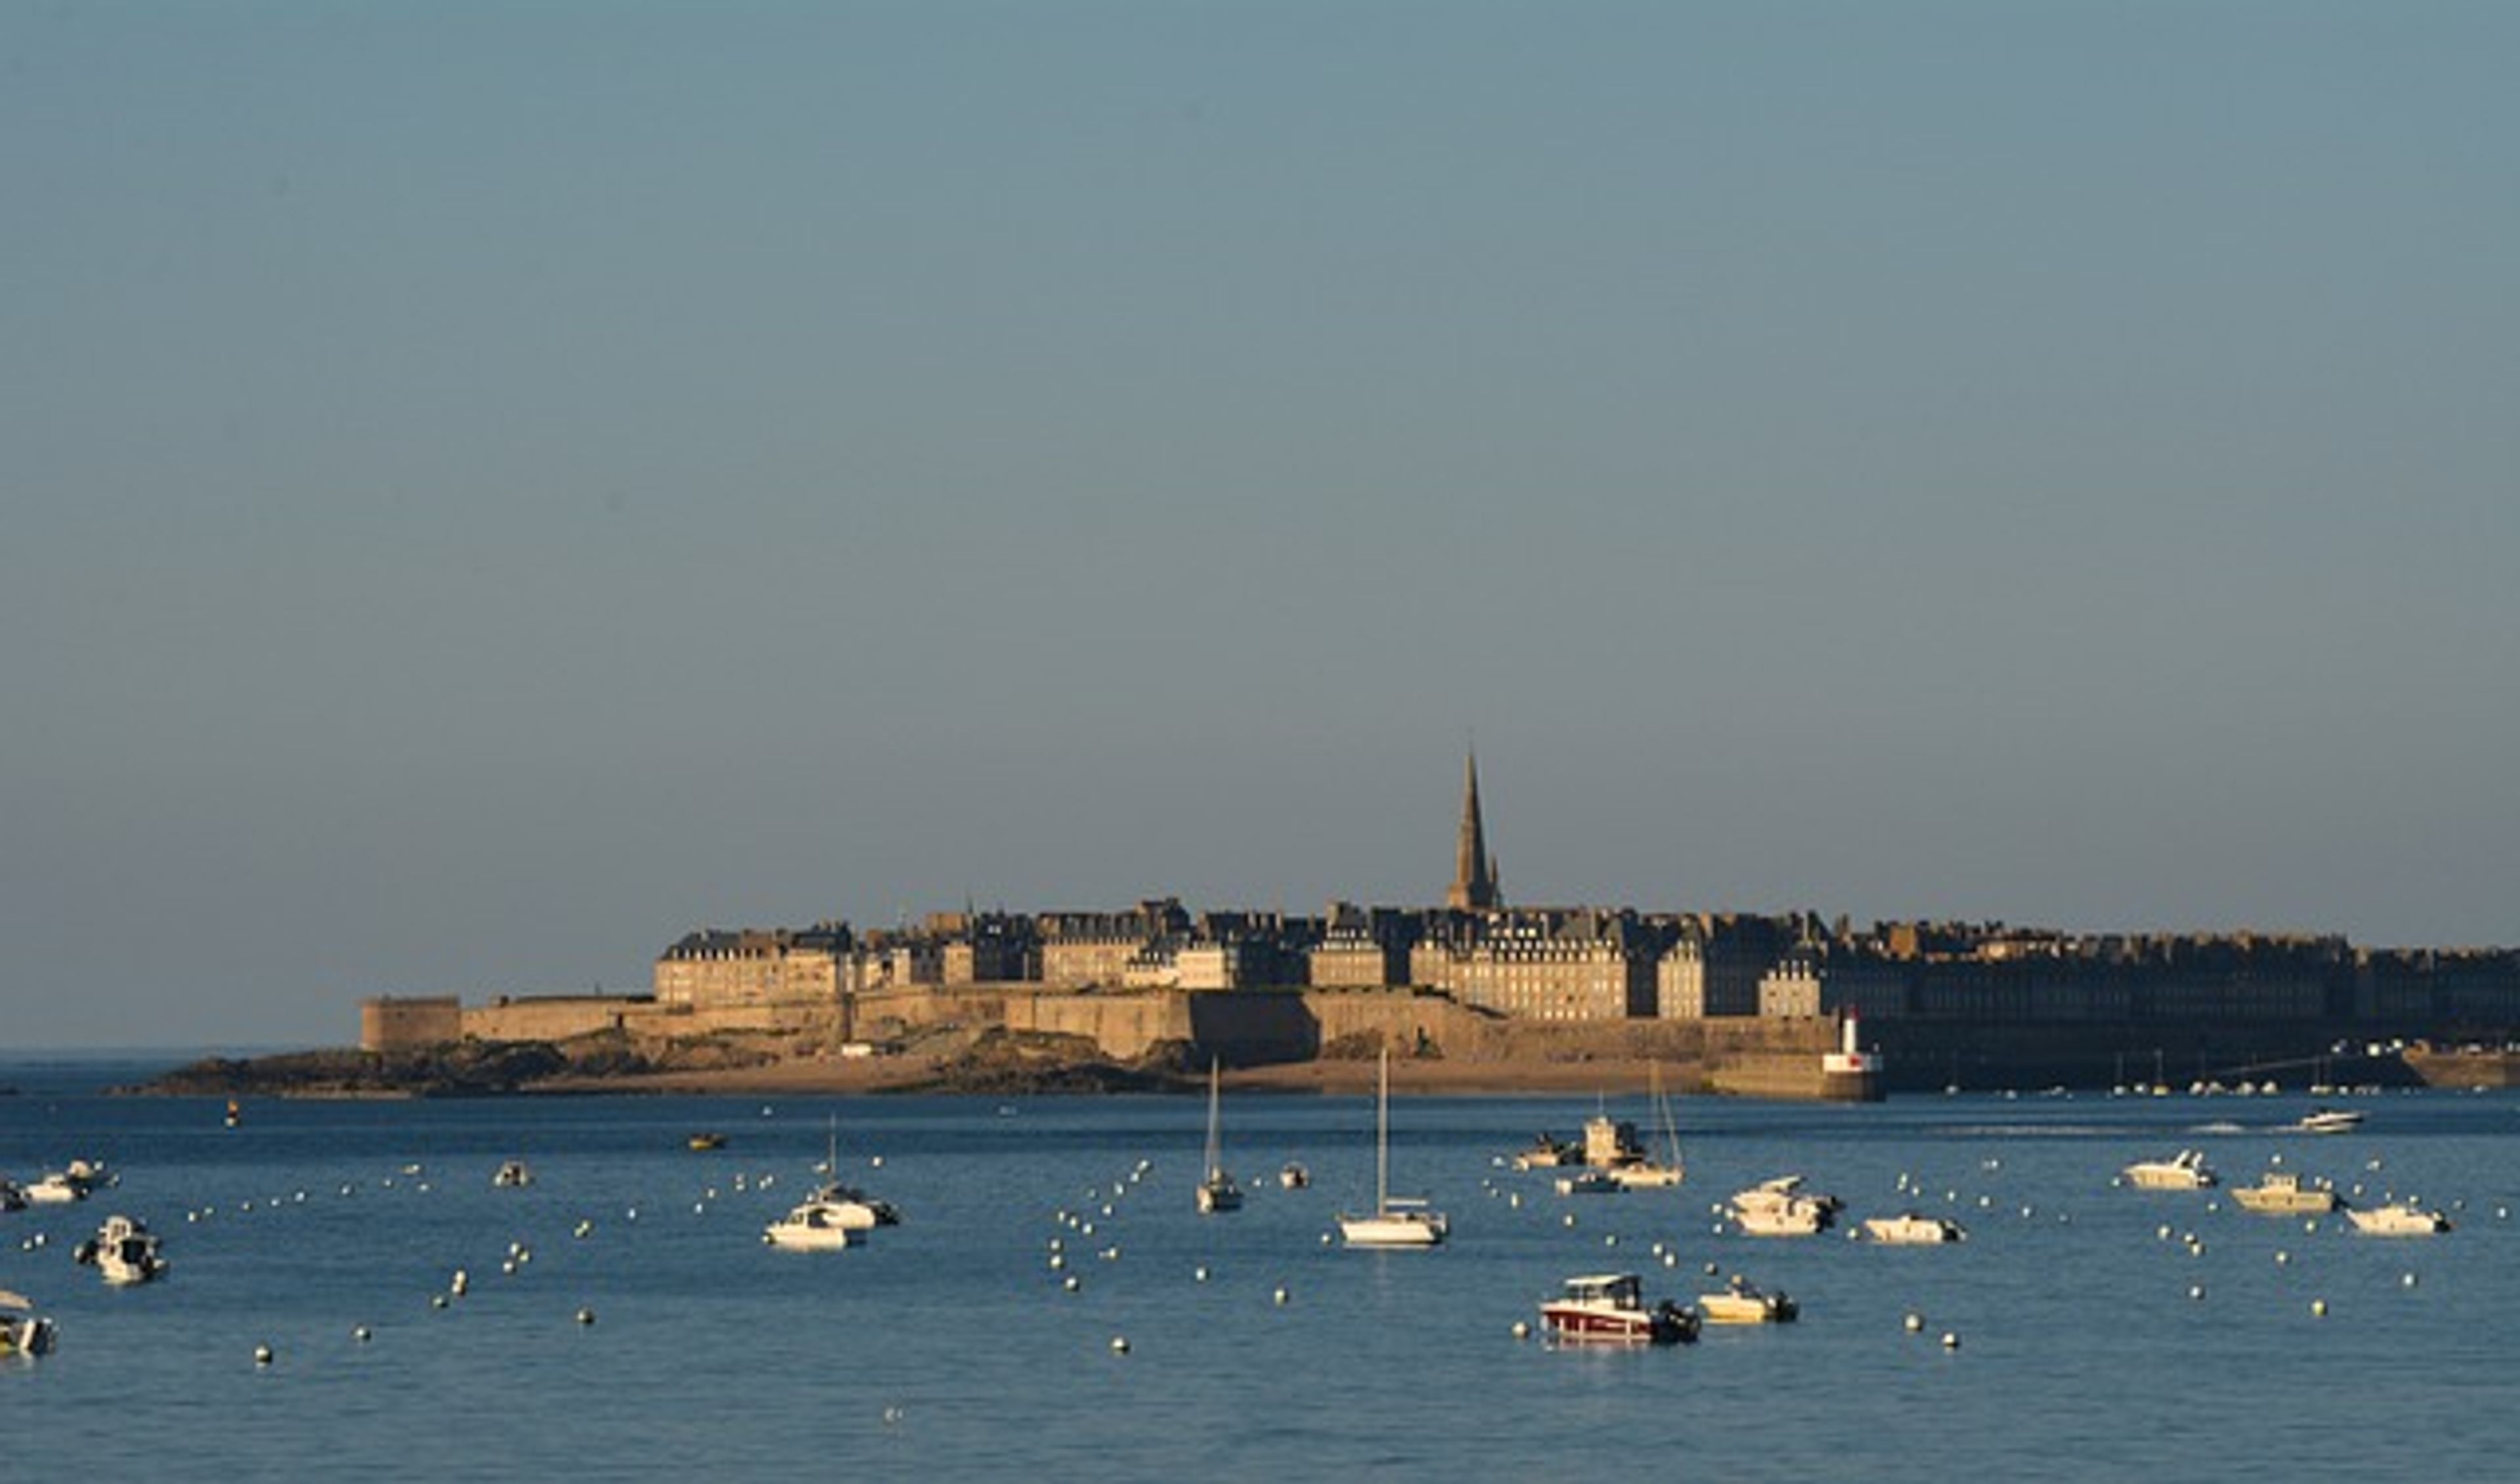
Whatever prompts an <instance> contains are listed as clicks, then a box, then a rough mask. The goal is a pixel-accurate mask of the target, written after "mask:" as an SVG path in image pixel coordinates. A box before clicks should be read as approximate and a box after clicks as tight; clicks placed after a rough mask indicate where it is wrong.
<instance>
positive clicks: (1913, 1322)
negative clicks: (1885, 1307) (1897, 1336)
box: [1901, 1313, 1925, 1334]
mask: <svg viewBox="0 0 2520 1484" xmlns="http://www.w3.org/2000/svg"><path fill="white" fill-rule="evenodd" d="M1901 1323H1902V1324H1904V1325H1906V1326H1907V1327H1908V1332H1909V1333H1910V1334H1920V1333H1922V1332H1924V1328H1925V1317H1924V1316H1923V1315H1921V1314H1913V1313H1912V1314H1910V1315H1909V1316H1908V1317H1907V1318H1906V1319H1905V1320H1903V1321H1901Z"/></svg>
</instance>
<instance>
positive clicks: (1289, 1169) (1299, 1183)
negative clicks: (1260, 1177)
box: [1278, 1160, 1313, 1191]
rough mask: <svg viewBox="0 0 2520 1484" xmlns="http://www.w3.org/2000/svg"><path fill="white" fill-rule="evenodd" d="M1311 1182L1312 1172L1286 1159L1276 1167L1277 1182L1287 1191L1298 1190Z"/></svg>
mask: <svg viewBox="0 0 2520 1484" xmlns="http://www.w3.org/2000/svg"><path fill="white" fill-rule="evenodd" d="M1312 1183H1313V1172H1312V1171H1310V1170H1308V1169H1305V1168H1304V1167H1303V1166H1302V1165H1300V1164H1296V1163H1295V1162H1294V1161H1292V1160H1288V1161H1287V1162H1286V1163H1285V1164H1283V1165H1281V1166H1280V1167H1279V1169H1278V1184H1279V1185H1280V1186H1282V1187H1283V1188H1284V1189H1286V1190H1289V1191H1300V1190H1302V1189H1303V1188H1304V1187H1306V1186H1308V1185H1311V1184H1312Z"/></svg>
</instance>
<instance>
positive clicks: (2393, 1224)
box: [2345, 1200, 2450, 1237]
mask: <svg viewBox="0 0 2520 1484" xmlns="http://www.w3.org/2000/svg"><path fill="white" fill-rule="evenodd" d="M2345 1219H2346V1220H2347V1221H2350V1222H2352V1223H2354V1230H2355V1231H2357V1232H2360V1233H2362V1234H2363V1236H2365V1237H2431V1236H2433V1235H2434V1234H2436V1233H2440V1232H2447V1231H2449V1230H2450V1218H2449V1217H2447V1216H2444V1215H2443V1214H2442V1213H2440V1212H2439V1211H2427V1210H2424V1209H2422V1208H2421V1207H2419V1206H2417V1205H2416V1204H2415V1203H2414V1202H2413V1201H2410V1200H2401V1201H2397V1202H2395V1203H2393V1204H2390V1205H2385V1206H2373V1207H2371V1208H2369V1209H2367V1210H2365V1209H2363V1208H2362V1207H2359V1206H2347V1207H2346V1208H2345Z"/></svg>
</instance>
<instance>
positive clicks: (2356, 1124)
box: [2293, 1107, 2363, 1134]
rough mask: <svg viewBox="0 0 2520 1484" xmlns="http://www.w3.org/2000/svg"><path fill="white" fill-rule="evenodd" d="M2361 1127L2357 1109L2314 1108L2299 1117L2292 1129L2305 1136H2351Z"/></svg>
mask: <svg viewBox="0 0 2520 1484" xmlns="http://www.w3.org/2000/svg"><path fill="white" fill-rule="evenodd" d="M2362 1126H2363V1114H2362V1111H2361V1110H2360V1109H2357V1108H2343V1107H2315V1108H2312V1109H2311V1110H2310V1111H2309V1112H2307V1113H2304V1114H2302V1115H2301V1121H2300V1122H2299V1123H2296V1124H2294V1125H2293V1127H2294V1128H2295V1129H2297V1130H2299V1131H2300V1132H2302V1133H2305V1134H2351V1133H2353V1132H2354V1131H2355V1130H2356V1129H2359V1128H2361V1127H2362Z"/></svg>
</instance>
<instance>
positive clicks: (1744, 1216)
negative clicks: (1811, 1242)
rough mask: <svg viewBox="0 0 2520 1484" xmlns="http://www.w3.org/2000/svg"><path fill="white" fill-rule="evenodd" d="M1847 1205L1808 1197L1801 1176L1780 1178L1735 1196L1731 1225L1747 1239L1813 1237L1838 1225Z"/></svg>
mask: <svg viewBox="0 0 2520 1484" xmlns="http://www.w3.org/2000/svg"><path fill="white" fill-rule="evenodd" d="M1845 1208H1846V1205H1845V1202H1844V1201H1841V1200H1839V1199H1838V1198H1837V1197H1836V1196H1834V1195H1823V1194H1817V1193H1807V1192H1804V1190H1803V1178H1802V1177H1801V1176H1800V1175H1779V1176H1778V1177H1777V1178H1775V1179H1774V1180H1764V1181H1761V1182H1760V1183H1759V1184H1757V1185H1755V1186H1752V1187H1751V1188H1750V1189H1748V1190H1746V1191H1742V1192H1738V1193H1736V1194H1734V1195H1733V1200H1732V1212H1733V1225H1734V1226H1737V1227H1739V1228H1740V1229H1741V1235H1742V1236H1744V1237H1810V1236H1813V1235H1815V1234H1817V1233H1820V1232H1824V1231H1826V1230H1828V1228H1830V1227H1831V1226H1833V1225H1835V1224H1836V1221H1837V1213H1838V1212H1839V1211H1842V1210H1844V1209H1845Z"/></svg>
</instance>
